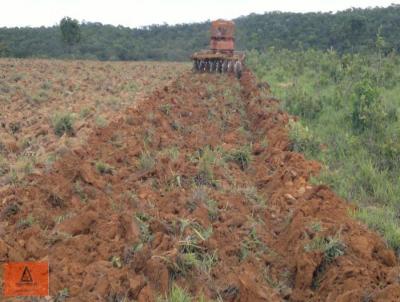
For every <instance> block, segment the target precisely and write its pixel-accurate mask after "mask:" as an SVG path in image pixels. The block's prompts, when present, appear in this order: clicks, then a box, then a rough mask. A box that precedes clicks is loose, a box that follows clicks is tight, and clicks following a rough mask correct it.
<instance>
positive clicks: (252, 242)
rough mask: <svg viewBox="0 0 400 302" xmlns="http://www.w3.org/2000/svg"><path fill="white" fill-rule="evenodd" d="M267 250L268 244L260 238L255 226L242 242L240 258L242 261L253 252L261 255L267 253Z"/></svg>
mask: <svg viewBox="0 0 400 302" xmlns="http://www.w3.org/2000/svg"><path fill="white" fill-rule="evenodd" d="M267 250H268V248H267V246H266V245H265V244H264V243H263V242H262V241H261V240H260V238H259V237H258V235H257V231H256V229H255V227H253V228H251V230H250V231H249V233H248V235H247V236H246V237H245V239H244V240H243V242H242V243H241V248H240V253H239V259H240V261H244V260H246V259H247V257H248V256H249V255H250V254H251V253H253V254H255V255H260V254H263V253H265V252H266V251H267Z"/></svg>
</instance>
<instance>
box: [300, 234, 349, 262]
mask: <svg viewBox="0 0 400 302" xmlns="http://www.w3.org/2000/svg"><path fill="white" fill-rule="evenodd" d="M304 249H305V250H306V251H307V252H311V251H319V252H322V253H323V254H324V261H325V262H326V263H331V262H332V261H333V260H335V258H336V257H339V256H343V255H344V253H345V250H346V246H345V244H344V243H343V242H342V241H341V240H340V237H339V236H335V237H329V236H328V237H320V236H317V237H315V238H314V239H313V240H311V241H310V243H308V244H307V245H306V246H305V247H304Z"/></svg>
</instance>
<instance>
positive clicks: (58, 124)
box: [53, 113, 74, 136]
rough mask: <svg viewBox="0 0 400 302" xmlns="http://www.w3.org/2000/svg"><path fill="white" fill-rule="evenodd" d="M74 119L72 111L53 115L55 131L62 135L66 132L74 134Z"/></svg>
mask: <svg viewBox="0 0 400 302" xmlns="http://www.w3.org/2000/svg"><path fill="white" fill-rule="evenodd" d="M73 124H74V119H73V117H72V114H71V113H63V114H56V115H55V116H54V117H53V127H54V133H55V134H56V135H58V136H62V135H63V134H64V133H66V134H67V135H73V134H74V126H73Z"/></svg>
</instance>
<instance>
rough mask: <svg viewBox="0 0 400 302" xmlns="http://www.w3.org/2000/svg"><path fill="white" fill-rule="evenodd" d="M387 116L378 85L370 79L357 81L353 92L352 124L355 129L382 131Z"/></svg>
mask: <svg viewBox="0 0 400 302" xmlns="http://www.w3.org/2000/svg"><path fill="white" fill-rule="evenodd" d="M385 116H386V113H385V111H384V108H383V104H382V101H381V99H380V98H379V92H378V89H377V87H375V86H374V85H373V84H372V82H371V81H370V80H369V79H364V80H362V81H361V82H359V83H357V85H356V87H355V89H354V93H353V112H352V125H353V128H354V130H356V131H360V132H363V131H365V130H367V129H368V130H373V131H380V130H382V129H383V125H384V122H385Z"/></svg>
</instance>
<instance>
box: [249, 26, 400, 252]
mask: <svg viewBox="0 0 400 302" xmlns="http://www.w3.org/2000/svg"><path fill="white" fill-rule="evenodd" d="M376 32H377V34H376V37H375V40H376V46H375V53H370V54H343V55H340V54H338V53H337V52H335V51H333V50H330V51H317V50H307V51H298V52H297V51H296V52H294V51H288V50H286V51H284V50H279V51H278V50H276V49H273V48H271V49H269V50H268V51H266V52H262V53H260V52H257V51H252V52H250V53H249V55H248V60H247V64H248V65H249V66H250V67H251V68H252V69H253V70H254V71H255V73H256V74H257V76H258V78H259V79H260V80H261V81H267V82H269V83H270V84H271V87H272V88H273V95H274V96H275V97H277V98H279V99H281V100H282V107H283V109H284V110H286V111H288V112H289V113H291V114H293V115H297V116H299V120H298V121H296V122H295V121H291V122H290V123H289V125H288V128H289V130H290V139H291V142H292V150H294V151H298V152H303V153H304V154H305V155H306V157H308V158H312V159H316V160H318V161H319V162H321V163H322V164H323V169H322V171H321V173H320V175H319V176H318V177H317V179H314V181H315V182H317V183H325V184H328V185H330V186H331V187H332V188H333V189H334V190H335V191H336V192H337V193H338V194H339V195H340V196H342V197H343V198H345V199H347V200H349V201H353V202H356V203H357V205H359V207H360V210H359V212H357V213H355V216H356V217H358V218H360V219H361V220H362V221H364V222H365V223H367V224H368V225H369V226H370V227H372V228H373V229H375V230H378V231H379V232H381V233H382V235H383V236H384V238H386V240H387V242H388V244H389V245H390V246H391V247H393V248H394V249H395V250H397V251H398V252H400V236H399V234H400V224H399V220H398V215H399V212H400V202H399V196H400V187H399V185H398V182H399V175H400V161H399V159H400V131H399V130H400V120H399V110H398V108H399V106H400V99H399V98H398V96H399V93H400V86H399V85H397V83H398V82H399V80H400V57H399V56H398V55H397V54H396V53H395V52H390V53H387V54H386V55H383V54H382V44H385V43H384V42H385V41H384V40H383V38H382V36H381V35H380V29H379V28H378V29H377V30H376Z"/></svg>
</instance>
